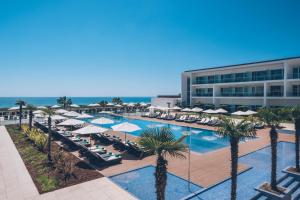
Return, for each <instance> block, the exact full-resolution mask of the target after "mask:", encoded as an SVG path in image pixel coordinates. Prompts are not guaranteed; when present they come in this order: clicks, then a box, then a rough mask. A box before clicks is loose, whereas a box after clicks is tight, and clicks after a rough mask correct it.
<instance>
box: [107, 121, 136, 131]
mask: <svg viewBox="0 0 300 200" xmlns="http://www.w3.org/2000/svg"><path fill="white" fill-rule="evenodd" d="M111 128H112V129H113V130H114V131H121V132H128V133H131V132H134V131H138V130H141V128H140V127H139V126H137V125H135V124H131V123H128V122H124V123H121V124H117V125H114V126H112V127H111Z"/></svg>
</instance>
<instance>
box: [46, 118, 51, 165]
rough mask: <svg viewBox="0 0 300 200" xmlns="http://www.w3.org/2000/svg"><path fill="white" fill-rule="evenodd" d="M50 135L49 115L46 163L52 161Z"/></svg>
mask: <svg viewBox="0 0 300 200" xmlns="http://www.w3.org/2000/svg"><path fill="white" fill-rule="evenodd" d="M51 137H52V131H51V117H50V116H49V117H48V155H47V156H48V164H51V163H52V158H51Z"/></svg>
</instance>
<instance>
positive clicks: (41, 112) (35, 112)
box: [32, 110, 45, 114]
mask: <svg viewBox="0 0 300 200" xmlns="http://www.w3.org/2000/svg"><path fill="white" fill-rule="evenodd" d="M32 113H33V114H43V113H45V112H44V111H42V110H35V111H33V112H32Z"/></svg>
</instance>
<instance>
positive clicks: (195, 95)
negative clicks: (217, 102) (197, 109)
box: [193, 93, 213, 97]
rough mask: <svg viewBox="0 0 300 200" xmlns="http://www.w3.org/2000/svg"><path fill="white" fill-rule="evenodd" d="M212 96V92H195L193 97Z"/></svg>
mask: <svg viewBox="0 0 300 200" xmlns="http://www.w3.org/2000/svg"><path fill="white" fill-rule="evenodd" d="M212 96H213V94H212V93H202V94H199V93H198V94H197V93H196V94H193V97H212Z"/></svg>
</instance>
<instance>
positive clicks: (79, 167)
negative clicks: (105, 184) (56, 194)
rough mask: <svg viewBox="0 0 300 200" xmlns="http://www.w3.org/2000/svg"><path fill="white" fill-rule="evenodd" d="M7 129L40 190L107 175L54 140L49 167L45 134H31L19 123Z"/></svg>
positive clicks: (44, 190)
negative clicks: (21, 129)
mask: <svg viewBox="0 0 300 200" xmlns="http://www.w3.org/2000/svg"><path fill="white" fill-rule="evenodd" d="M6 128H7V130H8V132H9V134H10V137H11V139H12V140H13V142H14V144H15V146H16V148H17V149H18V152H19V154H20V156H21V158H22V159H23V162H24V163H25V165H26V167H27V170H28V172H29V174H30V175H31V177H32V180H33V181H34V183H35V185H36V187H37V189H38V191H39V192H40V193H44V192H49V191H53V190H56V189H60V188H64V187H68V186H71V185H75V184H78V183H82V182H86V181H89V180H93V179H97V178H100V177H103V175H102V174H101V173H99V172H98V171H96V170H95V169H93V168H91V167H90V166H89V165H88V164H86V163H85V162H83V161H81V160H80V159H78V158H77V157H76V156H74V155H72V154H71V153H69V152H67V151H65V150H63V149H62V148H60V146H59V145H58V144H56V143H55V142H52V143H51V148H52V150H51V152H52V157H53V165H51V166H49V165H48V164H47V153H46V151H45V148H42V146H43V145H41V143H43V144H44V145H45V144H46V143H45V141H44V139H45V138H44V137H43V136H42V135H39V134H43V133H41V132H38V130H34V131H35V133H31V135H30V134H28V133H27V134H25V131H28V130H27V129H26V128H25V129H23V130H24V131H20V130H19V127H18V126H16V125H8V126H6Z"/></svg>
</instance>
